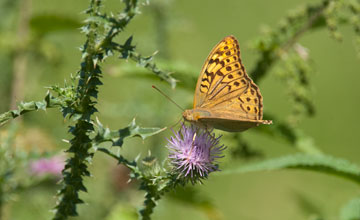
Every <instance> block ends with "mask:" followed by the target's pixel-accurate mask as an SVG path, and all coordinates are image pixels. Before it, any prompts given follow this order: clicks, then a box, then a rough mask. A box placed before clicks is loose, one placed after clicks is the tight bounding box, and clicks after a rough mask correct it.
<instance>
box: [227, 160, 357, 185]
mask: <svg viewBox="0 0 360 220" xmlns="http://www.w3.org/2000/svg"><path fill="white" fill-rule="evenodd" d="M280 169H300V170H311V171H316V172H321V173H327V174H331V175H335V176H339V177H343V178H345V179H348V180H351V181H354V182H356V183H357V184H360V167H359V166H358V165H357V164H354V163H351V162H349V161H347V160H345V159H341V158H335V157H332V156H327V155H309V154H295V155H290V156H285V157H280V158H275V159H269V160H265V161H262V162H258V163H255V164H250V165H247V166H241V167H239V168H238V169H235V170H228V171H224V172H221V173H223V174H230V173H247V172H254V171H268V170H280Z"/></svg>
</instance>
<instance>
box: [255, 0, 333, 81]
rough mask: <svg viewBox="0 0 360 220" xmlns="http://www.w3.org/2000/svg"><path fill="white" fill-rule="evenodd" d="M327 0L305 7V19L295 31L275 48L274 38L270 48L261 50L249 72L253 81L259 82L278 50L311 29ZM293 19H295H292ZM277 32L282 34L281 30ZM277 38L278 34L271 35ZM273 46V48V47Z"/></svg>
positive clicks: (290, 46)
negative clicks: (258, 57)
mask: <svg viewBox="0 0 360 220" xmlns="http://www.w3.org/2000/svg"><path fill="white" fill-rule="evenodd" d="M328 2H329V0H324V1H323V2H322V3H321V4H320V5H317V6H310V7H308V8H307V13H305V15H302V16H307V17H308V19H307V21H306V22H305V23H304V24H303V25H302V26H301V27H300V28H299V29H298V30H297V31H295V33H294V34H293V35H292V36H291V37H289V38H288V40H286V41H285V42H283V43H282V44H281V45H280V46H279V47H278V48H276V44H277V42H276V40H274V41H275V42H274V43H273V44H274V45H272V46H271V47H270V48H267V49H265V50H264V51H262V54H261V57H260V59H259V60H258V61H257V63H256V66H255V68H254V69H253V70H252V71H251V72H250V75H251V78H252V79H253V80H254V82H259V81H260V80H261V79H262V78H263V77H264V76H265V75H266V73H267V72H268V71H269V70H270V68H271V67H272V66H273V65H274V64H275V63H276V61H277V60H278V59H279V58H280V56H279V55H278V54H279V51H281V52H286V51H287V50H289V49H290V48H292V46H293V45H294V44H295V43H296V42H297V40H298V39H299V38H300V37H301V36H302V35H303V34H304V33H306V31H308V30H309V29H311V28H312V27H313V25H314V23H315V22H316V21H318V19H319V18H320V17H321V16H322V15H323V12H324V9H325V8H326V7H327V5H328ZM293 20H295V19H293ZM277 33H280V34H283V31H279V32H277ZM273 38H275V39H277V38H278V36H273ZM274 48H275V49H274Z"/></svg>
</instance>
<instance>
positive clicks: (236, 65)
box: [183, 36, 272, 132]
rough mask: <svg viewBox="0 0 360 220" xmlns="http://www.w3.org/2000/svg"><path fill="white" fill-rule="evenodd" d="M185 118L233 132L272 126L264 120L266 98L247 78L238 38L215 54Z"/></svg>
mask: <svg viewBox="0 0 360 220" xmlns="http://www.w3.org/2000/svg"><path fill="white" fill-rule="evenodd" d="M183 117H184V119H185V120H186V121H189V122H191V123H194V124H197V125H199V126H202V127H204V126H205V127H206V128H215V129H220V130H224V131H229V132H240V131H245V130H247V129H249V128H251V127H255V126H258V125H259V124H272V121H270V120H262V117H263V97H262V96H261V93H260V90H259V87H258V86H257V85H256V84H255V83H254V82H253V81H252V79H250V77H249V76H248V75H247V74H246V71H245V68H244V65H243V64H242V62H241V59H240V48H239V43H238V41H237V40H236V38H235V37H233V36H227V37H225V38H224V39H223V40H221V41H220V42H219V43H218V44H217V45H216V46H215V47H214V48H213V49H212V50H211V52H210V54H209V56H208V57H207V59H206V61H205V63H204V65H203V67H202V69H201V72H200V76H199V78H198V81H197V85H196V89H195V95H194V105H193V109H188V110H185V111H184V112H183Z"/></svg>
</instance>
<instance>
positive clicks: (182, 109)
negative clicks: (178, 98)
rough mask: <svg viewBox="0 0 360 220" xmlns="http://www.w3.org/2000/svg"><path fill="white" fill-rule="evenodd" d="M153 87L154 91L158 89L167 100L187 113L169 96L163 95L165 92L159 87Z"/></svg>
mask: <svg viewBox="0 0 360 220" xmlns="http://www.w3.org/2000/svg"><path fill="white" fill-rule="evenodd" d="M152 87H153V88H154V89H156V90H157V91H158V92H160V93H161V95H163V96H165V98H167V99H168V100H169V101H170V102H172V103H174V104H175V105H176V106H177V107H178V108H179V109H181V110H183V111H185V109H183V108H182V107H181V106H180V105H178V104H177V103H176V102H175V101H174V100H172V99H171V98H170V97H169V96H167V95H166V94H165V93H163V91H161V90H160V89H159V88H158V87H156V86H154V85H152Z"/></svg>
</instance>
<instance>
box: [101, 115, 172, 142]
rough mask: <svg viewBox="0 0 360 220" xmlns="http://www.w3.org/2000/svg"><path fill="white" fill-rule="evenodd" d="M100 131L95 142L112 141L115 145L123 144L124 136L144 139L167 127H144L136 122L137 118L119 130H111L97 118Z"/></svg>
mask: <svg viewBox="0 0 360 220" xmlns="http://www.w3.org/2000/svg"><path fill="white" fill-rule="evenodd" d="M97 128H98V133H97V135H96V137H95V142H96V143H97V144H99V143H102V142H106V141H111V142H112V143H113V146H120V147H121V146H122V145H123V142H124V138H126V137H135V136H138V137H141V138H142V139H143V140H144V139H145V138H147V137H150V136H153V135H155V134H158V133H160V132H162V131H164V130H165V129H166V127H165V128H143V127H140V126H139V125H137V124H136V122H135V118H134V119H133V120H132V122H131V123H130V124H129V125H128V126H127V127H125V128H122V129H119V130H110V129H109V128H104V127H103V125H102V124H101V123H100V121H99V120H97Z"/></svg>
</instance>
